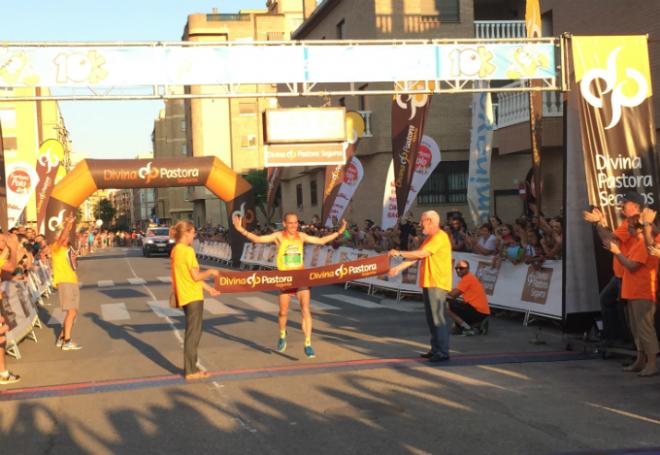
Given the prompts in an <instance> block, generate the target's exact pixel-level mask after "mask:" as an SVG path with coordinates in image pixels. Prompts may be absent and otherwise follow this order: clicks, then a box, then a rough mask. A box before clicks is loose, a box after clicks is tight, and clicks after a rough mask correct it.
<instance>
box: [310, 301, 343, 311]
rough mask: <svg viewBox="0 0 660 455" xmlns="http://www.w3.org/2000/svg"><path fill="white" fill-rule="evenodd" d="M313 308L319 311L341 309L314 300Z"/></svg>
mask: <svg viewBox="0 0 660 455" xmlns="http://www.w3.org/2000/svg"><path fill="white" fill-rule="evenodd" d="M312 308H314V309H317V310H338V309H339V307H337V306H334V305H328V304H327V303H322V302H319V301H318V300H312Z"/></svg>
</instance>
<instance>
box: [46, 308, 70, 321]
mask: <svg viewBox="0 0 660 455" xmlns="http://www.w3.org/2000/svg"><path fill="white" fill-rule="evenodd" d="M64 316H66V313H65V312H64V311H62V310H61V309H60V308H55V309H54V310H53V312H52V313H51V314H50V319H49V320H48V324H46V325H57V324H60V325H61V324H62V321H64Z"/></svg>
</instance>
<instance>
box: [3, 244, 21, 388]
mask: <svg viewBox="0 0 660 455" xmlns="http://www.w3.org/2000/svg"><path fill="white" fill-rule="evenodd" d="M17 258H18V239H17V238H16V234H9V235H8V236H5V234H2V233H0V270H1V271H2V272H6V273H11V272H13V271H14V269H15V268H16V262H17V261H16V260H17ZM0 275H2V274H0ZM3 308H4V306H3V305H0V385H6V384H13V383H15V382H18V381H20V380H21V377H20V376H19V375H17V374H14V373H12V372H11V371H9V370H8V369H7V367H6V365H5V344H6V336H5V335H6V333H7V332H8V331H9V327H8V326H7V324H6V323H5V322H6V321H5V318H4V316H3V314H2V312H3Z"/></svg>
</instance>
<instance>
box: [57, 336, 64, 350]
mask: <svg viewBox="0 0 660 455" xmlns="http://www.w3.org/2000/svg"><path fill="white" fill-rule="evenodd" d="M63 344H64V338H58V339H57V341H56V342H55V347H56V348H62V345H63Z"/></svg>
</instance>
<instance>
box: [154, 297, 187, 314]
mask: <svg viewBox="0 0 660 455" xmlns="http://www.w3.org/2000/svg"><path fill="white" fill-rule="evenodd" d="M147 305H149V308H151V311H153V312H154V313H156V315H158V316H159V317H161V318H166V317H168V316H183V310H181V309H179V308H170V302H169V300H152V301H151V302H147Z"/></svg>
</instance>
